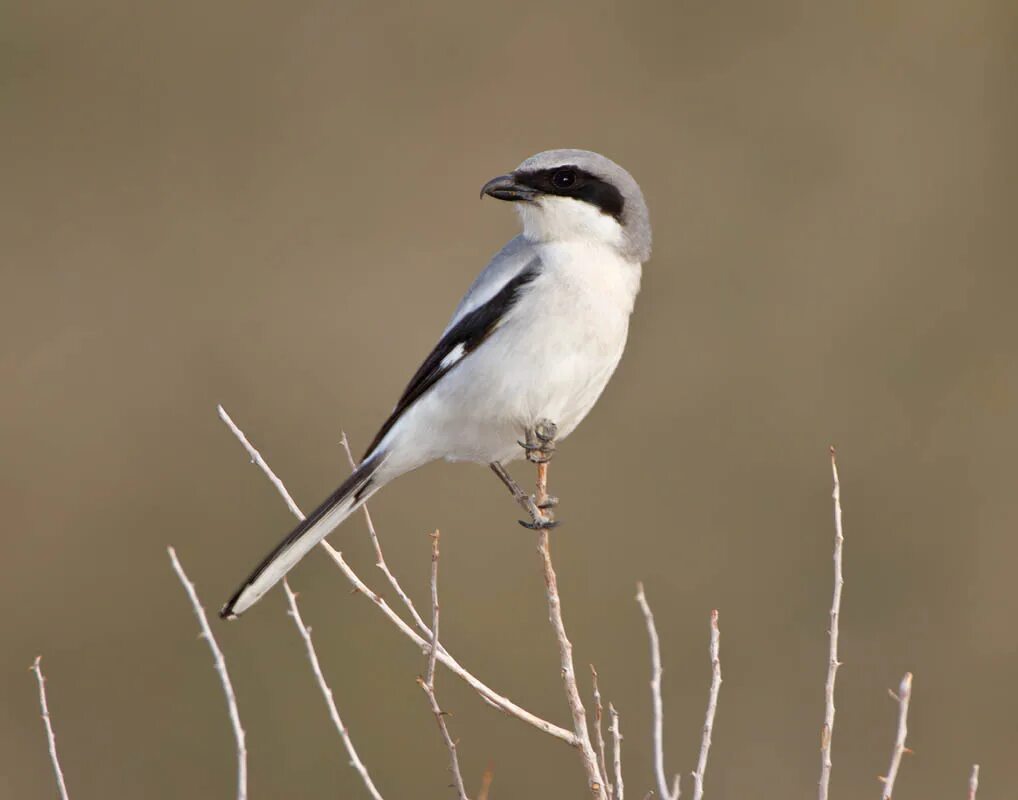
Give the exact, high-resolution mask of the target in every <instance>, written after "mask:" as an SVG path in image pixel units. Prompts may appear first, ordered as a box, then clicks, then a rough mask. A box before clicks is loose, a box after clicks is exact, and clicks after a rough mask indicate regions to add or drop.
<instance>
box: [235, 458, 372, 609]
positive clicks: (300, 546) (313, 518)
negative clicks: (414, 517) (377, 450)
mask: <svg viewBox="0 0 1018 800" xmlns="http://www.w3.org/2000/svg"><path fill="white" fill-rule="evenodd" d="M382 460H383V459H382V458H379V457H376V458H370V459H368V460H367V461H365V462H364V463H362V464H361V465H360V466H359V467H358V468H357V469H356V470H355V471H354V473H353V474H352V475H351V476H350V477H349V478H347V479H346V480H345V481H343V484H342V485H341V486H340V487H339V488H338V489H336V491H334V492H333V493H332V494H331V495H330V496H329V498H328V499H327V500H326V501H325V502H324V503H322V504H321V505H320V506H318V508H316V509H315V510H314V511H313V512H312V513H311V514H310V515H309V516H308V517H307V518H306V519H305V520H304V521H303V522H301V523H300V525H298V526H297V527H296V528H294V529H293V530H292V531H291V532H290V533H289V534H288V535H287V537H286V538H285V539H283V541H281V542H280V543H279V544H278V545H277V546H276V549H275V550H273V551H272V552H271V553H269V554H268V555H267V556H266V557H265V559H264V560H263V561H262V563H261V564H259V565H258V566H257V567H255V570H254V572H252V573H251V575H250V576H248V579H247V580H246V581H244V583H243V584H242V585H241V587H240V588H239V589H238V590H237V592H236V593H235V594H234V595H233V597H231V598H230V601H229V602H228V603H227V604H226V605H225V606H223V609H222V610H221V611H220V612H219V616H220V617H222V618H223V619H236V618H237V617H238V616H240V615H241V614H243V613H244V612H245V611H247V610H248V609H249V608H250V607H251V606H253V605H254V604H255V603H257V602H258V600H260V599H261V596H262V595H263V594H265V593H266V592H267V591H268V590H269V589H271V588H272V587H273V586H275V585H276V584H277V583H279V581H281V580H282V579H283V576H284V575H286V573H287V572H289V571H290V570H291V569H292V568H293V567H294V565H296V563H297V562H298V561H300V560H301V559H302V558H304V556H305V555H307V554H308V552H310V550H311V548H313V547H314V546H315V545H316V544H318V543H319V542H320V541H322V539H324V538H325V537H326V536H328V535H329V534H330V533H332V531H334V530H335V529H336V528H337V527H338V526H339V524H340V523H341V522H342V521H343V520H345V519H346V518H347V517H349V516H350V515H351V514H352V513H353V512H354V511H356V510H357V509H358V508H359V507H360V505H361V504H362V503H363V502H364V501H365V500H367V499H368V498H369V497H370V496H371V495H372V494H374V493H375V492H376V491H378V489H380V488H381V486H376V485H375V481H374V480H373V478H374V476H375V473H376V471H377V470H378V467H379V466H380V465H381V463H382Z"/></svg>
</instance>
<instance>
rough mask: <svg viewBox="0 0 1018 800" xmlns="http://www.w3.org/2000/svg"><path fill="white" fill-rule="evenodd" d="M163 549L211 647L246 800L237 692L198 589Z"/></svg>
mask: <svg viewBox="0 0 1018 800" xmlns="http://www.w3.org/2000/svg"><path fill="white" fill-rule="evenodd" d="M166 551H167V552H168V553H169V554H170V562H171V563H172V564H173V570H174V571H175V572H176V573H177V577H178V578H180V582H181V583H182V584H183V585H184V591H186V592H187V596H188V599H189V600H190V601H191V606H192V607H193V608H194V615H195V616H196V617H197V618H198V624H199V625H200V626H201V636H202V638H204V639H205V641H206V642H208V645H209V649H210V650H211V651H212V661H213V663H214V664H215V667H216V672H218V673H219V680H220V681H221V682H222V684H223V692H224V693H225V694H226V707H227V709H228V710H229V713H230V723H231V724H232V725H233V735H234V738H235V739H236V740H237V800H246V798H247V746H246V745H245V738H244V728H243V727H242V726H241V724H240V712H239V711H238V710H237V696H236V695H235V694H234V692H233V684H232V683H231V682H230V673H229V672H227V670H226V659H225V658H224V657H223V651H222V650H220V649H219V645H218V644H217V643H216V639H215V637H214V636H213V635H212V628H210V627H209V620H208V617H207V616H205V609H204V608H202V604H201V601H200V600H199V599H198V591H197V590H196V589H195V588H194V584H193V583H191V581H190V580H189V579H188V577H187V574H186V573H185V572H184V568H183V567H182V566H181V565H180V561H178V560H177V553H176V551H174V549H173V548H172V547H167V548H166Z"/></svg>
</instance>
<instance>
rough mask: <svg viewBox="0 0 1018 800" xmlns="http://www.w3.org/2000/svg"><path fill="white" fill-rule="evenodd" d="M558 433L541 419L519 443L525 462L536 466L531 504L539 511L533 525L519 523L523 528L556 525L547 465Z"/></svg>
mask: <svg viewBox="0 0 1018 800" xmlns="http://www.w3.org/2000/svg"><path fill="white" fill-rule="evenodd" d="M557 433H558V426H557V425H556V424H555V423H554V422H552V421H550V420H547V419H541V420H538V421H537V424H536V425H534V427H533V430H528V431H527V441H526V442H525V443H522V442H521V445H522V447H523V449H524V450H526V452H527V461H530V462H531V463H533V464H536V465H537V491H536V492H535V493H534V496H533V498H532V499H531V502H532V503H533V504H534V505H535V506H536V507H537V508H538V509H540V512H541V518H540V519H539V520H538V519H535V520H534V522H533V524H530V525H528V524H527V523H525V522H521V523H520V524H521V525H523V526H524V527H525V528H532V529H534V530H540V529H542V528H554V527H555V526H556V525H558V522H557V521H556V520H555V518H554V515H553V514H552V511H551V509H552V508H554V507H555V506H556V505H558V498H555V497H552V496H551V495H549V494H548V463H549V462H550V461H551V459H552V456H554V455H555V436H556V434H557Z"/></svg>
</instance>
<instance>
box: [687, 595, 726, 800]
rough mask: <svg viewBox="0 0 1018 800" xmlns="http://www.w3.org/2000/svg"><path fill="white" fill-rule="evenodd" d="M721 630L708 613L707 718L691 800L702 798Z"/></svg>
mask: <svg viewBox="0 0 1018 800" xmlns="http://www.w3.org/2000/svg"><path fill="white" fill-rule="evenodd" d="M720 651H721V630H720V628H718V610H717V609H716V608H715V609H714V610H713V611H711V612H710V663H711V672H712V677H711V682H710V695H709V697H708V700H707V716H706V718H705V719H704V722H703V739H702V741H701V742H700V758H699V760H698V761H697V762H696V772H694V773H693V800H701V799H702V798H703V776H704V773H705V772H707V756H708V755H709V754H710V744H711V734H712V733H713V731H714V714H715V713H716V712H717V710H718V692H719V691H720V690H721V655H720Z"/></svg>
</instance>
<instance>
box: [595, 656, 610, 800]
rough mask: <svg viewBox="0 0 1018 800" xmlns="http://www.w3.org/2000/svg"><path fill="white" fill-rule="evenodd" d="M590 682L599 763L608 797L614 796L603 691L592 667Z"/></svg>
mask: <svg viewBox="0 0 1018 800" xmlns="http://www.w3.org/2000/svg"><path fill="white" fill-rule="evenodd" d="M590 682H591V684H592V685H593V691H594V737H595V741H596V742H597V763H598V766H599V767H600V768H601V777H602V778H603V782H604V786H605V790H606V791H607V793H608V796H609V797H611V796H612V785H611V780H610V779H609V778H608V761H607V759H606V758H605V746H604V707H603V706H602V705H601V690H600V688H599V687H598V685H597V670H596V669H594V665H593V664H591V665H590Z"/></svg>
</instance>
